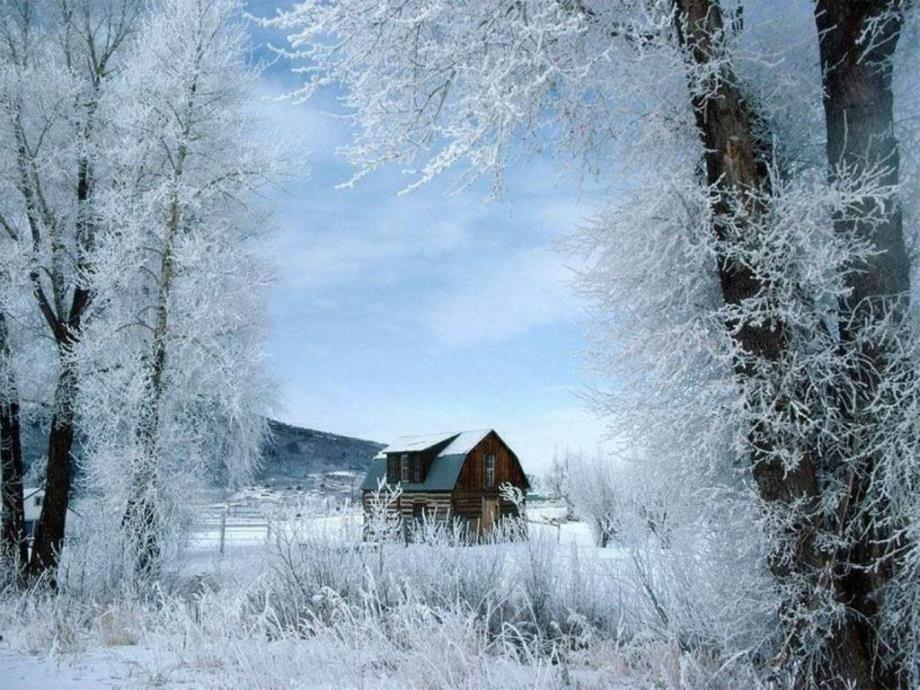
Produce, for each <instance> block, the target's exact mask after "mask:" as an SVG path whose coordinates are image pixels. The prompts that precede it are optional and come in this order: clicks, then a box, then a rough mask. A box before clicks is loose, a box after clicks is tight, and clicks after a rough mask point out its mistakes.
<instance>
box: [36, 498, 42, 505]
mask: <svg viewBox="0 0 920 690" xmlns="http://www.w3.org/2000/svg"><path fill="white" fill-rule="evenodd" d="M34 503H35V505H36V506H40V505H41V504H42V497H41V496H36V497H35V501H34Z"/></svg>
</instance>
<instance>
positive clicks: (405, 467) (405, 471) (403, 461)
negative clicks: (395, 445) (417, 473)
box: [399, 455, 409, 484]
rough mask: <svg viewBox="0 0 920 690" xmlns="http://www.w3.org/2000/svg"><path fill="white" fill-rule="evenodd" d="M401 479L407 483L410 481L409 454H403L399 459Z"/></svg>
mask: <svg viewBox="0 0 920 690" xmlns="http://www.w3.org/2000/svg"><path fill="white" fill-rule="evenodd" d="M399 479H400V481H402V482H405V483H406V484H408V483H409V456H408V455H403V456H402V457H401V458H400V459H399Z"/></svg>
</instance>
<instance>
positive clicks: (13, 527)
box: [0, 311, 29, 569]
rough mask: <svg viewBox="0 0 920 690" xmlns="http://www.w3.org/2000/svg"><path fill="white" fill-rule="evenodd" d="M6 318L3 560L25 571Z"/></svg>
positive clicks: (0, 425)
mask: <svg viewBox="0 0 920 690" xmlns="http://www.w3.org/2000/svg"><path fill="white" fill-rule="evenodd" d="M8 337H9V330H8V324H7V320H6V314H4V313H3V312H2V311H0V482H2V484H3V498H2V506H0V514H2V518H3V525H2V528H0V533H2V534H0V557H6V558H10V559H12V560H14V561H15V563H16V567H17V568H19V569H23V568H25V566H26V563H27V561H28V558H29V551H28V544H27V541H26V533H25V506H24V505H23V486H22V475H23V466H22V431H21V427H20V419H19V391H18V389H17V386H16V378H15V374H14V373H13V369H12V361H11V359H12V355H11V352H10V345H9V340H8Z"/></svg>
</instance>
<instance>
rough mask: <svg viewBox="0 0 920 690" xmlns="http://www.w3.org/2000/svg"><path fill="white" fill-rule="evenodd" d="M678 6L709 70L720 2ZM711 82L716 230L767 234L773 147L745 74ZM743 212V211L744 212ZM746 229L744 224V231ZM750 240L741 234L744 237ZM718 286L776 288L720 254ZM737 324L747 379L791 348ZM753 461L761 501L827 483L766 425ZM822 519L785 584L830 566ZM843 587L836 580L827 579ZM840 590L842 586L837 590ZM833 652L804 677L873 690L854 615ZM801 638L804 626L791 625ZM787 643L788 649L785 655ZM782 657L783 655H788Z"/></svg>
mask: <svg viewBox="0 0 920 690" xmlns="http://www.w3.org/2000/svg"><path fill="white" fill-rule="evenodd" d="M674 2H675V7H676V9H677V16H676V19H677V32H678V38H679V41H680V43H681V45H682V47H683V49H684V51H685V54H686V56H687V60H688V62H689V63H690V64H691V67H692V68H696V67H704V68H706V69H711V65H712V64H713V63H716V62H718V61H721V60H722V58H723V57H724V55H723V53H722V45H721V41H722V35H723V30H724V25H723V18H722V11H721V7H720V5H719V3H718V0H674ZM710 79H711V82H710V83H708V84H707V88H706V89H705V91H706V93H701V92H700V91H701V90H696V91H694V90H693V89H691V96H690V97H691V105H692V107H693V111H694V114H695V118H696V124H697V129H698V132H699V136H700V141H701V143H702V145H703V147H704V150H705V153H704V159H705V167H706V180H707V183H708V184H709V185H710V187H711V188H712V189H713V190H714V195H713V198H712V202H711V208H712V213H713V220H714V225H715V232H716V234H717V238H718V240H719V241H720V242H723V243H724V242H729V243H730V242H732V241H733V240H735V239H736V236H737V235H738V232H739V222H738V219H739V218H740V217H742V216H745V215H746V216H747V217H750V218H752V219H754V222H753V223H750V224H749V225H748V228H747V230H748V231H749V232H752V233H754V232H762V229H761V228H760V227H758V225H757V223H756V219H757V218H758V217H761V216H762V215H763V212H764V210H765V209H764V208H763V205H764V203H765V201H764V200H765V199H767V198H768V197H769V194H770V193H771V184H770V178H769V172H768V168H767V164H768V163H769V159H768V156H769V151H768V147H767V146H766V145H765V144H764V142H762V141H759V140H758V139H757V137H756V135H755V131H754V124H755V113H753V112H752V109H751V106H750V103H749V102H748V101H747V100H746V99H745V97H744V95H743V93H742V92H741V90H740V89H739V87H738V80H737V78H736V75H734V74H733V73H732V71H731V66H730V65H729V64H728V63H727V62H722V64H721V66H720V68H719V72H718V73H717V74H715V75H714V76H712V77H711V78H710ZM738 211H742V212H743V213H742V214H739V213H738ZM741 231H742V233H743V231H744V228H743V227H742V228H741ZM743 239H744V238H741V237H737V240H738V241H741V240H743ZM718 274H719V283H720V287H721V292H722V296H723V299H724V300H725V302H726V304H728V305H738V304H741V303H743V302H744V301H745V300H748V299H751V298H754V297H756V296H757V295H758V294H759V293H760V292H761V291H762V290H764V289H765V288H768V287H769V286H767V285H765V284H763V283H762V282H761V281H760V280H759V278H758V277H757V276H756V275H755V273H754V272H753V271H752V269H751V268H750V267H748V266H746V265H744V264H743V263H740V262H738V261H736V260H734V259H732V258H730V257H724V256H723V257H722V258H721V259H719V260H718ZM727 326H728V327H729V329H730V330H737V333H736V335H735V338H736V342H737V343H738V345H739V346H740V348H741V350H742V352H743V357H742V358H741V359H739V361H738V363H737V364H736V366H735V373H736V375H737V376H738V377H739V379H741V380H742V381H744V380H746V379H750V378H751V377H754V376H757V375H758V374H757V372H756V370H755V368H754V367H753V366H752V365H751V361H752V360H753V361H757V362H764V363H771V362H779V361H780V360H781V358H782V357H783V355H784V354H785V352H786V348H787V343H786V337H787V336H786V333H787V325H786V324H784V323H782V322H779V321H773V322H766V323H762V324H753V323H741V324H737V323H729V324H727ZM776 406H777V410H776V411H777V412H779V413H781V414H787V415H792V414H793V413H792V412H791V411H790V409H789V405H788V401H785V402H784V401H782V400H778V401H776ZM750 438H751V448H752V453H751V459H750V460H751V463H752V469H753V475H754V480H755V481H756V483H757V488H758V492H759V495H760V497H761V499H762V500H763V501H764V502H765V503H766V504H768V505H771V504H772V505H791V504H792V503H793V502H795V501H801V500H803V499H804V501H805V503H806V504H807V505H811V506H815V507H817V505H818V502H819V501H820V498H821V497H820V488H819V483H818V478H817V474H816V466H815V458H814V457H813V454H811V453H805V454H804V457H803V458H802V460H801V461H800V462H799V464H798V466H796V467H795V468H793V469H791V470H788V469H786V468H785V467H784V466H783V463H782V462H781V461H780V460H778V459H775V458H774V456H773V455H772V454H771V452H770V451H771V450H772V449H773V447H774V446H773V442H772V441H771V439H770V437H769V435H768V433H767V432H766V430H764V429H759V428H756V427H755V428H753V429H752V430H751V435H750ZM816 528H817V525H815V524H813V521H812V520H811V519H808V518H804V519H803V520H802V521H800V522H799V524H796V525H795V526H794V527H793V528H792V532H791V533H790V534H788V535H787V536H788V538H789V539H790V541H791V542H792V543H793V544H794V549H793V551H794V554H795V557H794V561H793V562H792V563H791V564H789V565H786V564H784V563H781V562H779V561H774V562H772V563H771V569H772V571H773V575H774V577H775V578H776V579H777V581H778V582H779V583H780V584H782V583H783V582H785V581H787V580H788V579H789V578H790V577H792V576H797V575H802V574H804V575H806V576H811V577H814V575H815V574H816V573H818V572H820V571H821V570H823V569H824V567H825V565H826V563H825V560H826V558H825V556H824V555H823V554H822V553H821V552H820V551H819V550H818V549H817V548H816V543H815V537H816V536H817V529H816ZM825 584H826V586H829V587H834V586H835V585H836V582H835V581H831V582H827V583H825ZM803 596H805V597H806V601H804V602H803V601H790V602H788V605H789V606H790V607H795V608H800V607H801V606H802V605H805V606H808V605H809V599H808V598H810V597H813V596H814V593H812V594H804V595H803ZM835 596H836V592H835ZM828 633H829V639H828V640H827V642H828V646H827V648H828V651H829V654H830V656H831V659H830V662H829V664H828V665H827V666H826V667H822V668H821V669H816V670H815V671H814V673H815V674H816V675H815V677H812V678H808V679H802V678H799V679H797V680H796V682H803V681H804V682H805V683H806V684H807V683H809V682H811V683H815V684H817V685H819V686H820V687H823V688H845V687H854V688H872V687H874V685H873V683H872V681H871V677H870V672H869V669H870V667H871V663H870V662H869V659H870V657H869V656H867V654H866V651H865V648H864V647H863V646H862V645H861V644H859V639H858V635H857V634H855V631H854V629H853V627H852V626H851V625H850V623H849V621H847V622H844V624H843V625H841V626H840V627H839V628H837V629H835V630H832V631H828ZM787 634H788V635H789V637H790V638H793V639H794V638H795V636H796V631H795V630H791V631H787ZM785 651H786V650H784V652H783V654H784V653H785ZM779 661H780V663H783V662H784V659H782V658H781V659H779Z"/></svg>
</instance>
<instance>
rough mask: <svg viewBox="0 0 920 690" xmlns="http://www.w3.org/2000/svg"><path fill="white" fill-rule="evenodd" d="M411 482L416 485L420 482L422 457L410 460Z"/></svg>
mask: <svg viewBox="0 0 920 690" xmlns="http://www.w3.org/2000/svg"><path fill="white" fill-rule="evenodd" d="M412 481H413V482H415V483H416V484H421V482H422V456H421V455H416V456H415V457H414V458H412Z"/></svg>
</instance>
